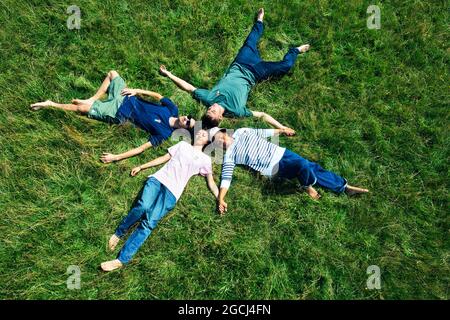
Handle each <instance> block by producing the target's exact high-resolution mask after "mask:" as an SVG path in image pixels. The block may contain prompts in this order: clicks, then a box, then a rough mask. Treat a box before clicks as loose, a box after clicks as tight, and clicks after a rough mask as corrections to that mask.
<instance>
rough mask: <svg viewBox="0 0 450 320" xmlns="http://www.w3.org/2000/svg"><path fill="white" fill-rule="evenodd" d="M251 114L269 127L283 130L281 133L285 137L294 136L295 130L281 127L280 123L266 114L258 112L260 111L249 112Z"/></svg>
mask: <svg viewBox="0 0 450 320" xmlns="http://www.w3.org/2000/svg"><path fill="white" fill-rule="evenodd" d="M251 113H252V114H253V116H254V117H256V118H260V119H262V120H264V121H265V122H267V123H268V124H270V125H271V126H273V127H275V128H277V129H283V130H284V132H283V133H284V134H286V135H287V136H293V135H295V130H293V129H291V128H289V127H286V126H283V125H282V124H281V123H279V122H278V121H277V120H275V119H274V118H273V117H272V116H270V115H268V114H267V113H265V112H260V111H251Z"/></svg>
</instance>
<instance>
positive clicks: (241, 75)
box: [160, 8, 309, 135]
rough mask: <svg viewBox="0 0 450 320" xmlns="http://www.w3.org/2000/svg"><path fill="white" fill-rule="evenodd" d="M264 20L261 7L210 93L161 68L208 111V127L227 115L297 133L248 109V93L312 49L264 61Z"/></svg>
mask: <svg viewBox="0 0 450 320" xmlns="http://www.w3.org/2000/svg"><path fill="white" fill-rule="evenodd" d="M263 18H264V9H262V8H261V9H259V11H258V18H257V21H256V23H255V24H254V26H253V28H252V31H251V32H250V34H249V36H248V37H247V39H246V40H245V42H244V45H243V46H242V48H241V49H240V50H239V53H238V55H237V56H236V58H235V59H234V61H233V63H232V64H231V66H230V67H229V68H228V70H227V71H226V72H225V74H224V76H223V77H222V79H220V81H219V82H218V83H217V84H216V85H215V86H214V87H213V88H212V89H211V90H206V89H198V88H196V87H194V86H193V85H191V84H190V83H188V82H186V81H184V80H183V79H180V78H178V77H177V76H175V75H173V74H172V73H171V72H170V71H168V70H167V69H166V67H165V66H161V67H160V72H161V74H162V75H164V76H166V77H168V78H170V79H171V80H172V81H173V82H174V83H175V84H176V85H178V86H179V87H180V88H181V89H183V90H185V91H187V92H190V93H192V96H193V98H194V99H196V100H197V101H199V102H201V103H202V104H204V105H205V106H206V107H207V108H208V110H207V112H206V115H205V116H204V117H203V121H204V122H206V127H214V126H217V125H218V124H219V122H220V121H221V120H222V119H223V117H224V116H226V117H249V116H254V117H257V118H262V119H263V120H265V121H266V122H267V123H269V124H271V125H272V126H274V127H275V128H277V129H284V130H285V131H286V132H287V133H288V135H294V134H295V131H294V130H292V129H290V128H287V127H286V126H283V125H282V124H280V123H279V122H278V121H277V120H275V119H274V118H273V117H271V116H270V115H268V114H266V113H264V112H259V111H252V110H249V109H248V108H247V106H246V103H247V99H248V95H249V92H250V90H251V88H252V87H253V86H254V85H255V84H256V83H258V82H261V81H263V80H267V79H269V78H272V77H280V76H283V75H285V74H286V73H287V72H288V71H289V70H290V69H291V68H292V67H293V66H294V63H295V60H296V59H297V56H298V55H299V54H300V53H304V52H306V51H308V50H309V45H307V44H306V45H302V46H300V47H296V48H291V49H289V51H288V53H287V54H286V55H285V56H284V58H283V60H281V61H277V62H267V61H263V60H262V59H261V57H260V54H259V51H258V48H257V44H258V41H259V39H260V37H261V35H262V33H263V29H264V25H263Z"/></svg>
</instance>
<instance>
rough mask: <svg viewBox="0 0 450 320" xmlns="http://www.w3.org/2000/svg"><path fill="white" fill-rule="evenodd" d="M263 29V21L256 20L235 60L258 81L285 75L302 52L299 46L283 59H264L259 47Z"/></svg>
mask: <svg viewBox="0 0 450 320" xmlns="http://www.w3.org/2000/svg"><path fill="white" fill-rule="evenodd" d="M263 31H264V25H263V23H262V22H261V21H256V23H255V24H254V25H253V28H252V31H251V32H250V34H249V35H248V37H247V39H246V40H245V42H244V45H243V46H242V48H241V49H240V50H239V53H238V54H237V56H236V58H235V60H234V62H237V63H239V64H241V65H244V66H245V67H247V68H248V69H249V70H250V71H252V72H253V74H254V75H255V77H256V80H257V81H263V80H266V79H268V78H270V77H281V76H283V75H285V74H286V73H288V71H289V70H290V69H291V68H292V67H293V66H294V63H295V60H296V59H297V56H298V55H299V53H300V51H298V49H297V48H291V49H289V51H288V52H287V53H286V55H285V56H284V58H283V60H281V61H277V62H268V61H263V60H262V59H261V56H260V54H259V51H258V48H257V45H258V41H259V38H261V35H262V33H263Z"/></svg>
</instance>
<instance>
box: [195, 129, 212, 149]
mask: <svg viewBox="0 0 450 320" xmlns="http://www.w3.org/2000/svg"><path fill="white" fill-rule="evenodd" d="M210 142H211V141H209V135H208V131H206V130H203V129H202V130H198V131H197V133H196V134H195V136H194V146H203V147H206V146H207V145H208V144H209V143H210Z"/></svg>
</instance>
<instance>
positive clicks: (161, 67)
mask: <svg viewBox="0 0 450 320" xmlns="http://www.w3.org/2000/svg"><path fill="white" fill-rule="evenodd" d="M159 72H160V73H161V74H162V75H163V76H165V77H167V76H169V74H170V71H168V70H167V69H166V66H165V65H163V64H162V65H161V66H160V67H159Z"/></svg>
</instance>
